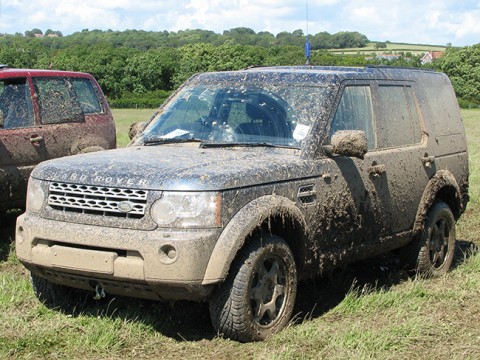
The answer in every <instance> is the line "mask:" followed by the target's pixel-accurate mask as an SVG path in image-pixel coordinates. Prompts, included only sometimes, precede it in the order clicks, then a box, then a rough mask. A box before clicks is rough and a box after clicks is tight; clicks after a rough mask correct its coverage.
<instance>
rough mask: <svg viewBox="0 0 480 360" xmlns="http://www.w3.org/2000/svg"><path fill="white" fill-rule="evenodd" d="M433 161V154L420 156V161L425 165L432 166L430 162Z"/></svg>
mask: <svg viewBox="0 0 480 360" xmlns="http://www.w3.org/2000/svg"><path fill="white" fill-rule="evenodd" d="M434 162H435V156H428V155H426V154H425V156H424V157H423V158H422V163H423V165H424V166H425V167H428V168H429V167H432V164H433V163H434Z"/></svg>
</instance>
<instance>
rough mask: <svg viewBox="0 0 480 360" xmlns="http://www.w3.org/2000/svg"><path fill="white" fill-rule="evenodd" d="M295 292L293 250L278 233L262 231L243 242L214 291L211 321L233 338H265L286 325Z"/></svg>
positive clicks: (223, 333) (220, 330)
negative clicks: (224, 276) (224, 279)
mask: <svg viewBox="0 0 480 360" xmlns="http://www.w3.org/2000/svg"><path fill="white" fill-rule="evenodd" d="M296 291H297V273H296V267H295V259H294V257H293V254H292V251H291V250H290V248H289V247H288V245H287V244H286V242H285V241H284V240H283V239H282V238H280V237H279V236H275V235H271V234H263V236H262V237H261V238H259V239H252V241H251V242H250V243H248V244H246V245H245V247H244V248H243V249H242V250H241V251H240V252H239V255H238V257H237V259H236V260H235V261H234V263H233V264H232V267H231V269H230V274H229V275H228V277H227V279H226V281H225V282H224V283H222V284H220V286H219V287H218V288H217V289H215V291H214V292H213V294H212V296H211V298H210V317H211V320H212V324H213V326H214V328H215V330H216V331H217V332H218V333H219V334H221V335H223V336H225V337H228V338H231V339H234V340H239V341H244V342H247V341H258V340H264V339H265V338H267V337H269V336H270V335H272V334H274V333H276V332H278V331H280V330H282V329H283V328H284V327H285V326H286V325H287V324H288V322H289V320H290V317H291V315H292V311H293V306H294V304H295V296H296Z"/></svg>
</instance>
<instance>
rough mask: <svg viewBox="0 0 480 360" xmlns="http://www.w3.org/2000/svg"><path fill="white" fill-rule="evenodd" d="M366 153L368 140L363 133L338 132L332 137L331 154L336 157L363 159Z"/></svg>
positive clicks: (351, 131)
mask: <svg viewBox="0 0 480 360" xmlns="http://www.w3.org/2000/svg"><path fill="white" fill-rule="evenodd" d="M367 151H368V140H367V136H366V135H365V131H362V130H340V131H337V132H336V133H335V134H333V135H332V139H331V152H333V153H334V154H337V155H342V156H350V157H356V158H359V159H363V157H364V156H365V154H366V153H367Z"/></svg>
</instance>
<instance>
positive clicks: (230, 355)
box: [0, 110, 480, 360]
mask: <svg viewBox="0 0 480 360" xmlns="http://www.w3.org/2000/svg"><path fill="white" fill-rule="evenodd" d="M152 113H153V111H152V110H114V116H115V120H116V123H117V127H118V130H119V131H118V139H119V144H120V145H122V146H123V145H124V144H126V143H127V142H128V141H125V139H127V136H126V131H128V127H129V125H130V123H131V122H134V121H141V120H146V119H148V118H149V116H150V115H151V114H152ZM462 115H463V117H464V119H465V126H466V129H467V138H468V145H469V155H470V172H471V176H470V195H471V197H472V199H471V202H470V203H469V207H468V209H467V212H466V213H465V214H464V216H463V217H462V219H461V221H460V222H459V223H458V224H457V237H458V239H459V241H458V249H457V256H456V262H455V266H454V269H453V270H452V271H451V272H450V273H448V274H447V275H446V276H444V277H441V278H438V279H429V280H422V279H411V278H408V277H407V276H406V275H405V274H404V273H403V272H402V271H401V269H399V267H398V262H397V259H396V258H395V257H394V256H393V255H386V256H383V257H380V258H375V259H372V260H369V261H365V262H361V263H358V264H355V265H353V266H350V267H349V268H347V269H346V270H345V271H344V272H341V273H338V274H333V275H332V279H331V280H329V279H319V280H316V281H312V282H308V283H304V284H302V285H301V286H300V288H299V294H298V301H297V305H296V310H295V313H296V314H297V315H296V316H295V320H294V321H293V322H292V325H291V326H289V328H287V329H286V330H285V331H283V332H281V333H280V334H277V335H276V336H274V337H272V338H271V339H269V340H267V341H265V342H261V343H253V344H240V343H237V342H234V341H229V340H224V339H221V338H218V337H216V335H215V333H214V331H213V329H212V328H211V325H210V320H209V317H208V306H206V305H205V304H195V303H189V302H180V303H177V304H176V305H173V306H170V304H160V303H155V302H149V301H141V300H135V299H124V298H107V299H106V300H105V301H102V302H93V301H92V302H89V303H87V304H86V305H85V308H84V309H83V310H82V311H81V312H80V311H79V310H77V311H76V312H75V313H74V314H63V313H61V312H58V311H53V310H50V309H47V308H46V307H44V306H43V305H41V304H39V303H38V301H37V300H36V298H35V297H34V295H33V292H32V289H31V286H30V284H29V281H28V273H27V271H26V270H25V269H24V268H23V267H22V266H21V265H20V264H19V263H18V261H17V260H16V258H15V255H14V249H13V246H12V244H13V228H14V219H15V215H16V214H11V215H10V216H9V218H8V219H7V221H6V226H5V227H3V228H2V231H1V233H0V358H1V359H37V358H48V359H100V358H108V359H117V358H118V359H122V358H139V359H158V358H162V359H213V358H220V359H237V360H238V359H252V358H255V359H298V358H302V359H303V358H305V359H318V358H326V359H346V358H351V359H361V358H363V359H366V358H377V359H387V358H388V359H439V358H441V359H479V358H480V327H479V324H480V308H479V301H480V300H479V299H480V254H478V253H477V250H476V247H477V246H480V217H479V216H478V214H479V210H480V204H479V200H478V199H479V192H480V182H479V181H480V179H479V177H480V110H464V111H462ZM352 284H353V285H352Z"/></svg>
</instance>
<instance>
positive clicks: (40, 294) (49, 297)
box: [30, 273, 91, 312]
mask: <svg viewBox="0 0 480 360" xmlns="http://www.w3.org/2000/svg"><path fill="white" fill-rule="evenodd" d="M30 281H31V283H32V287H33V292H34V293H35V296H36V297H37V299H38V300H40V301H41V302H42V303H43V304H44V305H45V306H46V307H48V308H51V309H57V310H61V311H64V312H72V311H75V310H76V309H80V308H81V307H82V306H83V305H85V303H86V301H87V299H88V297H91V296H90V294H88V293H87V292H85V291H81V290H77V289H74V288H70V287H67V286H63V285H58V284H54V283H52V282H50V281H48V280H47V279H44V278H42V277H40V276H38V275H35V274H33V273H30Z"/></svg>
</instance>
